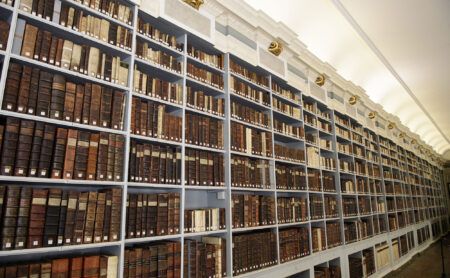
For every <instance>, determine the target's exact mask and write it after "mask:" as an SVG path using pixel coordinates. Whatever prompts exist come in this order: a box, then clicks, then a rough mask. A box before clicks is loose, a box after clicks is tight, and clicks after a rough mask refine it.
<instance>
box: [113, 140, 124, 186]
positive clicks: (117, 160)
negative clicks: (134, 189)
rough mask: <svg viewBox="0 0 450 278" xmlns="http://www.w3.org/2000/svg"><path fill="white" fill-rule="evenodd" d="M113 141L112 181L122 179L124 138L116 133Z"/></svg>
mask: <svg viewBox="0 0 450 278" xmlns="http://www.w3.org/2000/svg"><path fill="white" fill-rule="evenodd" d="M114 143H115V144H114V181H119V182H120V181H122V180H123V161H124V148H125V138H124V137H123V136H122V135H119V134H116V136H115V140H114Z"/></svg>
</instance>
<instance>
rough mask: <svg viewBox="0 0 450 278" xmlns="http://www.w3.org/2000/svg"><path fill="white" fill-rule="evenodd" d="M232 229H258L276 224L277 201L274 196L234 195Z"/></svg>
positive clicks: (232, 201) (232, 200) (232, 199)
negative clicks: (258, 227)
mask: <svg viewBox="0 0 450 278" xmlns="http://www.w3.org/2000/svg"><path fill="white" fill-rule="evenodd" d="M231 204H232V227H233V228H236V229H237V228H244V227H257V226H265V225H272V224H275V199H274V198H273V197H272V196H264V195H250V194H233V195H232V196H231Z"/></svg>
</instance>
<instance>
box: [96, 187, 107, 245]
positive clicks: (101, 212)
mask: <svg viewBox="0 0 450 278" xmlns="http://www.w3.org/2000/svg"><path fill="white" fill-rule="evenodd" d="M105 205H106V193H103V192H99V193H98V194H97V206H96V211H95V224H94V242H102V238H103V226H104V222H105V221H104V220H105Z"/></svg>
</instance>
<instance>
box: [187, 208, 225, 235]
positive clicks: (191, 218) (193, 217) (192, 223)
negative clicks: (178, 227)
mask: <svg viewBox="0 0 450 278" xmlns="http://www.w3.org/2000/svg"><path fill="white" fill-rule="evenodd" d="M225 228H226V224H225V209H224V208H205V209H185V211H184V232H185V233H198V232H205V231H218V230H223V229H225Z"/></svg>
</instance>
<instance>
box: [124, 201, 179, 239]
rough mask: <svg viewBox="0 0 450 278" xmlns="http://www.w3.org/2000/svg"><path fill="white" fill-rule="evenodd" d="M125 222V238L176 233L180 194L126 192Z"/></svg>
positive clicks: (177, 231)
mask: <svg viewBox="0 0 450 278" xmlns="http://www.w3.org/2000/svg"><path fill="white" fill-rule="evenodd" d="M126 224H127V225H126V227H127V228H126V230H127V233H126V238H139V237H151V236H163V235H174V234H178V233H179V232H180V194H179V193H159V194H158V193H155V194H144V193H139V194H134V193H133V194H128V195H127V213H126Z"/></svg>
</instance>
